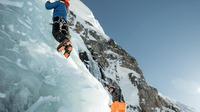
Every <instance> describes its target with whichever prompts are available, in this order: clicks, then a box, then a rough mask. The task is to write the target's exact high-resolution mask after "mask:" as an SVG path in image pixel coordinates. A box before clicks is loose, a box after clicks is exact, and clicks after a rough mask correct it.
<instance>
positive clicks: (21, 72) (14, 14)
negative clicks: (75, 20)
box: [0, 0, 110, 112]
mask: <svg viewBox="0 0 200 112" xmlns="http://www.w3.org/2000/svg"><path fill="white" fill-rule="evenodd" d="M44 2H45V0H38V1H32V0H15V1H10V0H9V1H7V0H3V1H0V11H1V13H0V16H1V17H2V18H1V19H0V23H1V26H0V43H1V44H0V65H1V66H0V112H19V111H20V112H25V111H26V112H66V111H67V112H109V111H110V108H109V101H110V97H109V95H108V93H107V92H106V91H105V89H104V88H103V86H102V85H101V83H100V82H98V81H97V80H96V79H95V78H94V77H93V75H91V73H90V72H89V71H88V70H87V69H86V67H85V65H84V64H83V63H82V62H81V61H80V59H79V57H78V50H79V47H81V49H84V46H85V45H84V43H83V40H82V39H81V37H80V36H79V35H77V34H76V33H75V32H74V31H73V30H71V35H72V37H73V38H72V43H73V46H74V50H73V52H72V54H71V57H70V58H69V59H68V60H66V59H65V58H64V57H63V55H61V54H59V53H57V51H56V49H55V48H56V46H57V44H58V43H57V42H55V40H54V39H53V37H52V35H51V26H49V24H48V21H49V22H50V21H51V14H50V13H51V12H50V11H46V9H45V8H44ZM74 5H76V6H77V7H82V8H84V7H85V6H84V5H83V4H82V3H80V1H79V0H74ZM74 5H73V3H72V7H76V6H74ZM27 9H28V10H27ZM85 9H86V10H84V12H85V13H81V14H82V15H80V16H81V17H84V16H85V17H87V16H88V15H84V14H89V13H88V10H87V8H85ZM90 16H91V13H90ZM87 18H90V17H87ZM87 20H88V19H87ZM90 21H93V22H95V23H96V24H95V25H96V26H97V27H96V26H95V27H96V28H98V29H99V30H101V27H100V26H98V24H97V22H96V20H95V19H94V18H92V17H91V19H90ZM101 31H102V32H103V30H101ZM85 48H86V47H85Z"/></svg>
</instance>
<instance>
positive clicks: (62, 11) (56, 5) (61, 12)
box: [45, 1, 68, 20]
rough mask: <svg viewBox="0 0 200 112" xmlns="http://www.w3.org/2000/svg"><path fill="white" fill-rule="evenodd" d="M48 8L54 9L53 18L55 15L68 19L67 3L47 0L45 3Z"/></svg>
mask: <svg viewBox="0 0 200 112" xmlns="http://www.w3.org/2000/svg"><path fill="white" fill-rule="evenodd" d="M45 7H46V9H48V10H51V9H54V10H53V18H54V17H63V18H65V20H67V12H68V10H67V7H66V5H65V3H63V2H60V1H55V2H53V3H51V2H49V1H47V2H46V4H45Z"/></svg>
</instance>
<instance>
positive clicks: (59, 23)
mask: <svg viewBox="0 0 200 112" xmlns="http://www.w3.org/2000/svg"><path fill="white" fill-rule="evenodd" d="M45 7H46V9H47V10H52V9H53V18H52V19H53V27H52V34H53V36H54V38H55V39H56V40H57V41H58V42H59V43H60V44H59V45H58V47H57V50H58V51H59V52H61V51H63V50H65V53H64V55H65V57H66V58H68V57H69V55H70V53H71V51H72V45H71V41H70V34H69V30H68V25H67V13H68V8H69V0H58V1H55V2H52V3H51V2H50V1H49V0H48V1H47V2H46V4H45Z"/></svg>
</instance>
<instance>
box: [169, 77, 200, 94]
mask: <svg viewBox="0 0 200 112" xmlns="http://www.w3.org/2000/svg"><path fill="white" fill-rule="evenodd" d="M172 85H173V87H174V88H175V89H177V90H179V91H182V92H184V93H187V94H193V95H194V94H197V93H198V94H199V93H200V87H199V85H200V84H199V82H196V81H193V80H188V79H181V78H179V79H174V80H173V81H172Z"/></svg>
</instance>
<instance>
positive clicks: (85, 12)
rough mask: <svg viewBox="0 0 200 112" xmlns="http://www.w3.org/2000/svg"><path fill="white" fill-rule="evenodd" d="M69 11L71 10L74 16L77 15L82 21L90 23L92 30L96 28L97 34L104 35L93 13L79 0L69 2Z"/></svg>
mask: <svg viewBox="0 0 200 112" xmlns="http://www.w3.org/2000/svg"><path fill="white" fill-rule="evenodd" d="M70 10H72V11H73V12H74V13H75V14H76V15H78V16H79V17H80V18H82V19H83V20H86V21H88V22H90V23H91V24H92V25H93V26H94V28H96V29H97V30H98V31H99V32H101V33H103V34H105V33H104V30H103V28H102V27H101V25H100V24H99V22H98V21H97V20H96V19H95V17H94V15H93V13H92V12H91V11H90V9H89V8H88V7H87V6H86V5H85V4H83V3H82V2H81V1H80V0H71V7H70Z"/></svg>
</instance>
